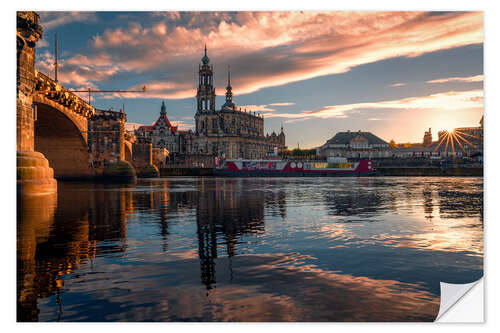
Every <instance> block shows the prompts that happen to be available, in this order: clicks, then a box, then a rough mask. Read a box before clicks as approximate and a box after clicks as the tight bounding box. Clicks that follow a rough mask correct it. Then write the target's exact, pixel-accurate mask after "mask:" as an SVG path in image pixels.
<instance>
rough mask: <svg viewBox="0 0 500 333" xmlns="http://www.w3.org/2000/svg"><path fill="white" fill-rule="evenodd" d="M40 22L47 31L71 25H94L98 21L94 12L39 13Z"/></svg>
mask: <svg viewBox="0 0 500 333" xmlns="http://www.w3.org/2000/svg"><path fill="white" fill-rule="evenodd" d="M38 14H39V15H40V22H41V24H42V27H43V29H44V30H45V31H47V30H50V29H54V28H56V27H59V26H63V25H66V24H69V23H74V22H81V23H93V22H96V21H97V16H96V14H95V13H94V12H38Z"/></svg>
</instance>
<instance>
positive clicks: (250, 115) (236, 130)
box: [190, 47, 285, 159]
mask: <svg viewBox="0 0 500 333" xmlns="http://www.w3.org/2000/svg"><path fill="white" fill-rule="evenodd" d="M201 61H202V64H200V65H199V71H198V73H199V79H198V91H197V94H196V100H197V110H196V114H195V116H194V118H195V131H194V136H193V138H192V143H191V147H190V149H191V153H196V154H201V155H207V154H208V155H212V156H217V157H219V158H245V159H259V158H263V157H265V156H266V155H268V154H269V153H271V152H273V151H274V149H275V147H276V149H278V150H282V149H284V148H285V133H284V132H283V128H281V132H280V133H279V134H278V135H277V134H276V133H273V134H272V135H271V136H269V135H268V136H265V135H264V117H263V116H261V115H257V114H255V112H247V111H245V110H241V108H238V107H237V106H236V104H235V103H234V100H233V88H232V86H231V74H230V71H229V70H228V77H227V86H226V100H225V103H224V104H223V105H222V107H221V108H220V109H218V110H217V109H216V108H215V87H214V83H213V75H214V71H213V65H211V64H210V59H209V58H208V56H207V49H206V47H205V55H204V56H203V58H202V59H201Z"/></svg>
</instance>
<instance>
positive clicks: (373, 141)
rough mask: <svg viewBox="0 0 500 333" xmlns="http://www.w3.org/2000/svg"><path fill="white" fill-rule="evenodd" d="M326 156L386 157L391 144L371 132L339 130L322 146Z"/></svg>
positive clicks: (322, 151)
mask: <svg viewBox="0 0 500 333" xmlns="http://www.w3.org/2000/svg"><path fill="white" fill-rule="evenodd" d="M320 154H321V155H322V156H324V157H336V156H340V157H349V158H384V157H390V156H391V151H390V148H389V144H388V143H387V142H385V141H384V140H382V139H381V138H379V137H378V136H376V135H374V134H373V133H370V132H362V131H357V132H351V131H347V132H338V133H337V134H335V136H333V137H332V138H331V139H329V140H328V141H326V143H325V144H324V145H323V146H321V147H320Z"/></svg>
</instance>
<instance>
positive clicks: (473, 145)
mask: <svg viewBox="0 0 500 333" xmlns="http://www.w3.org/2000/svg"><path fill="white" fill-rule="evenodd" d="M456 135H457V136H458V137H459V138H460V139H462V140H463V141H464V142H465V143H467V144H469V145H471V146H472V147H473V148H476V145H475V144H473V143H472V142H470V141H469V140H467V139H466V138H464V137H463V136H461V135H460V134H458V133H456Z"/></svg>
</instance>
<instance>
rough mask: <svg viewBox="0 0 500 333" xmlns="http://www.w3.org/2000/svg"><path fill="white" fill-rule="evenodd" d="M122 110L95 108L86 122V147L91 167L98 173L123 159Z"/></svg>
mask: <svg viewBox="0 0 500 333" xmlns="http://www.w3.org/2000/svg"><path fill="white" fill-rule="evenodd" d="M126 121H127V116H126V114H125V113H123V112H115V111H107V110H96V114H95V116H93V117H92V118H91V119H89V122H88V147H89V152H90V156H91V164H92V167H93V168H94V169H95V170H96V172H97V173H98V174H99V173H100V171H102V170H103V169H104V168H106V167H108V166H109V165H111V164H113V163H116V162H119V161H122V160H125V147H124V145H125V132H126V131H125V122H126Z"/></svg>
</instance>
